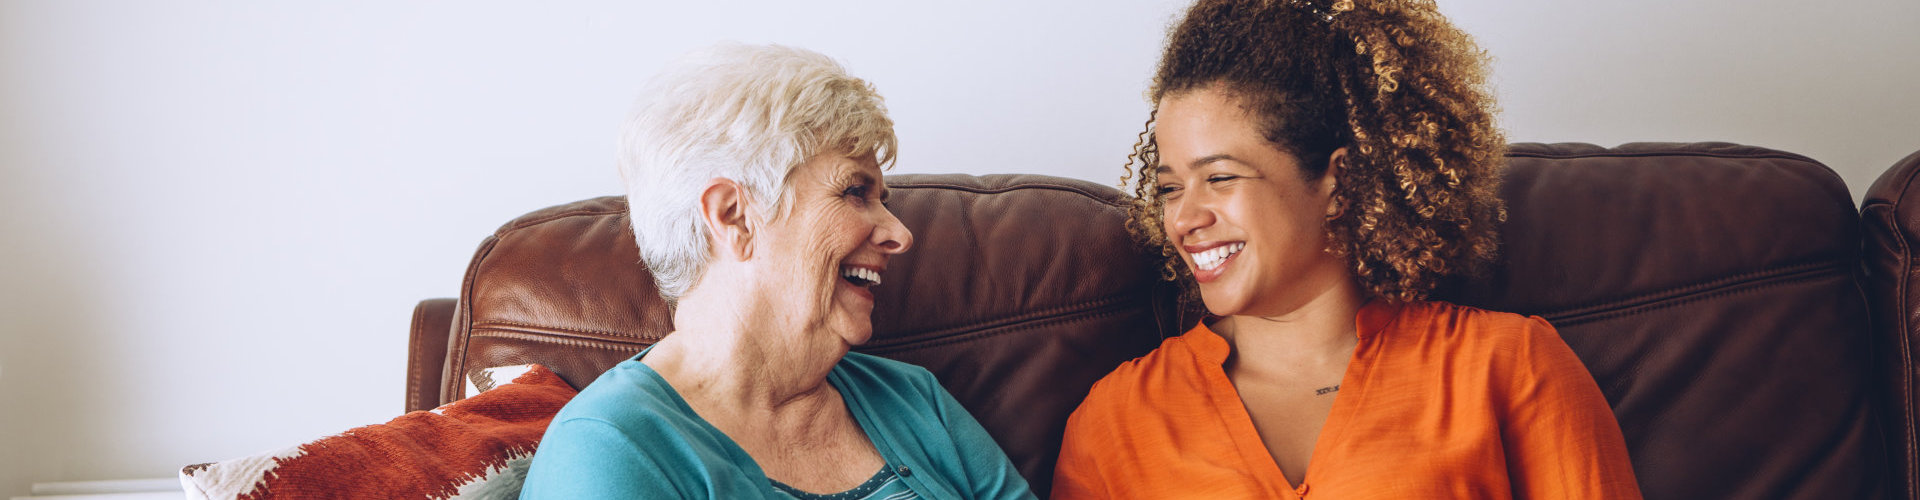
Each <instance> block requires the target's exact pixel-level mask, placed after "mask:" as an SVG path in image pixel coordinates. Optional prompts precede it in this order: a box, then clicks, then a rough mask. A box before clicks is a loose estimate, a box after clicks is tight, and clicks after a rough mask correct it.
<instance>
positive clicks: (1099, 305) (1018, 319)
mask: <svg viewBox="0 0 1920 500" xmlns="http://www.w3.org/2000/svg"><path fill="white" fill-rule="evenodd" d="M1129 295H1130V294H1127V293H1118V294H1113V295H1108V296H1106V297H1100V298H1097V299H1091V300H1087V301H1083V302H1079V303H1074V304H1067V305H1062V306H1055V307H1049V308H1046V309H1040V310H1035V311H1032V312H1028V313H1026V314H1021V315H1018V316H1008V317H1002V318H996V319H991V320H986V321H976V322H972V323H962V324H959V325H955V326H948V327H942V328H937V329H930V330H923V331H918V332H911V333H905V334H900V335H898V336H895V337H893V338H889V339H887V342H883V343H876V344H871V345H868V346H866V347H869V348H874V349H881V348H887V347H894V346H900V345H908V344H913V343H917V342H925V341H931V340H939V339H942V338H946V337H952V336H966V335H967V332H970V331H981V330H993V329H998V328H1004V327H1007V326H1012V325H1019V324H1023V323H1039V322H1045V321H1049V320H1051V319H1053V318H1056V317H1068V316H1073V315H1075V314H1081V313H1085V312H1087V311H1098V310H1100V309H1103V308H1107V307H1114V306H1117V305H1121V304H1125V303H1126V302H1127V301H1128V296H1129Z"/></svg>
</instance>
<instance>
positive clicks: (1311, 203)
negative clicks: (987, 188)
mask: <svg viewBox="0 0 1920 500" xmlns="http://www.w3.org/2000/svg"><path fill="white" fill-rule="evenodd" d="M1482 64H1483V63H1482V62H1481V55H1480V52H1479V50H1478V49H1476V48H1474V45H1473V42H1472V40H1471V39H1469V38H1468V37H1467V36H1466V34H1464V33H1462V32H1460V31H1459V30H1458V29H1456V28H1454V27H1453V26H1451V25H1449V24H1448V23H1447V21H1446V19H1445V18H1443V17H1441V15H1440V13H1439V12H1438V11H1437V9H1436V8H1435V6H1434V4H1433V2H1431V1H1423V0H1200V2H1199V3H1198V4H1197V5H1194V6H1193V7H1192V8H1191V9H1190V10H1189V11H1188V12H1187V14H1186V17H1185V19H1184V20H1182V21H1181V22H1180V24H1179V25H1178V26H1177V27H1176V28H1174V30H1173V32H1172V34H1171V35H1170V36H1169V37H1168V41H1167V46H1166V52H1165V54H1164V55H1163V57H1162V59H1161V62H1160V68H1159V71H1158V74H1157V75H1156V76H1155V77H1154V80H1153V90H1152V97H1153V104H1154V110H1155V111H1154V112H1155V114H1154V115H1153V118H1152V120H1151V121H1150V122H1149V127H1148V129H1147V132H1146V133H1145V134H1144V135H1143V136H1142V141H1141V144H1140V145H1139V146H1138V147H1137V148H1136V151H1135V155H1134V156H1133V159H1134V160H1135V161H1134V162H1133V163H1134V165H1133V167H1137V169H1135V168H1133V167H1130V171H1129V175H1134V176H1137V177H1136V178H1135V179H1137V181H1136V184H1135V189H1136V195H1137V197H1136V199H1137V202H1136V205H1135V211H1134V218H1133V222H1134V226H1135V227H1134V230H1135V231H1136V233H1138V234H1140V235H1142V236H1144V238H1145V239H1146V240H1147V241H1149V242H1150V243H1151V244H1152V245H1153V246H1154V247H1158V248H1161V249H1162V252H1163V254H1164V255H1165V256H1166V257H1169V259H1168V261H1167V266H1168V267H1167V268H1166V269H1165V272H1166V275H1167V277H1168V278H1170V279H1175V280H1178V281H1180V282H1182V283H1184V284H1186V285H1187V286H1188V287H1189V289H1197V290H1198V292H1199V299H1200V300H1201V302H1204V303H1205V305H1206V308H1207V310H1208V311H1209V312H1210V313H1212V314H1211V316H1210V317H1209V318H1208V320H1206V321H1203V322H1202V324H1200V325H1198V326H1196V327H1194V328H1193V329H1192V330H1191V331H1189V332H1187V333H1186V334H1185V335H1181V336H1179V337H1174V338H1171V339H1168V340H1166V341H1165V342H1164V343H1162V344H1161V345H1160V347H1159V348H1158V349H1156V350H1154V351H1153V352H1151V353H1149V354H1147V355H1146V356H1144V357H1141V358H1140V359H1137V360H1134V361H1131V362H1128V363H1126V364H1124V365H1122V366H1121V367H1120V368H1118V369H1116V370H1115V371H1114V372H1113V373H1111V374H1109V375H1108V376H1107V377H1106V378H1104V379H1102V380H1101V381H1100V382H1098V383H1097V384H1095V385H1094V387H1093V390H1092V392H1091V394H1089V395H1088V396H1087V399H1086V401H1085V402H1083V403H1082V404H1081V406H1080V408H1079V409H1077V410H1075V412H1074V414H1073V416H1072V417H1071V418H1070V419H1069V421H1068V424H1067V432H1066V439H1065V443H1064V445H1063V446H1064V449H1063V450H1062V451H1061V453H1060V462H1059V464H1058V468H1057V469H1056V472H1055V474H1056V476H1055V480H1054V490H1053V492H1054V495H1053V496H1054V498H1294V499H1298V498H1309V497H1311V498H1320V497H1324V498H1337V499H1342V500H1351V499H1400V498H1481V499H1499V498H1537V499H1544V498H1554V499H1561V498H1588V499H1633V498H1639V491H1638V490H1637V487H1636V486H1635V483H1634V477H1633V470H1632V468H1631V466H1630V465H1629V464H1628V461H1627V449H1626V445H1625V443H1624V440H1623V439H1622V437H1621V434H1620V429H1619V426H1618V424H1617V423H1615V422H1614V419H1613V413H1612V411H1611V410H1610V409H1609V408H1608V406H1607V401H1606V399H1605V398H1604V397H1602V395H1601V393H1600V390H1599V388H1598V386H1597V385H1596V384H1595V383H1594V380H1593V377H1592V375H1590V374H1589V373H1588V372H1587V370H1586V369H1585V367H1584V366H1582V365H1581V363H1580V360H1579V358H1576V357H1574V354H1573V351H1572V350H1571V349H1569V348H1568V347H1567V345H1566V344H1565V343H1564V342H1562V341H1561V340H1560V337H1559V335H1558V334H1556V333H1555V332H1554V329H1553V327H1552V326H1550V325H1548V324H1547V323H1546V321H1543V320H1541V319H1540V318H1537V317H1535V318H1529V317H1524V316H1519V315H1514V314H1507V313H1498V312H1490V311H1484V310H1479V309H1474V308H1470V307H1463V306H1458V305H1453V304H1447V303H1443V302H1428V301H1424V299H1425V298H1426V296H1427V294H1428V292H1429V291H1430V290H1432V289H1433V288H1434V286H1435V285H1436V284H1437V283H1439V282H1440V281H1441V280H1442V279H1446V278H1448V277H1451V276H1460V275H1464V274H1466V273H1467V272H1470V271H1471V270H1473V269H1475V268H1477V267H1481V266H1482V264H1483V263H1485V262H1488V261H1490V260H1491V259H1492V257H1493V251H1494V248H1495V235H1494V228H1495V225H1496V224H1497V223H1498V222H1499V220H1500V218H1501V216H1502V215H1501V214H1502V213H1503V209H1502V208H1501V203H1500V201H1499V199H1498V198H1496V197H1495V187H1496V186H1495V184H1496V182H1497V181H1498V169H1499V167H1500V162H1501V151H1502V149H1503V147H1504V144H1505V143H1504V141H1503V140H1502V139H1501V137H1500V134H1499V132H1498V130H1497V129H1496V128H1494V126H1493V118H1492V117H1493V112H1492V101H1491V99H1490V98H1489V97H1488V95H1487V93H1486V91H1485V90H1484V88H1483V86H1482V82H1483V80H1484V77H1483V70H1482Z"/></svg>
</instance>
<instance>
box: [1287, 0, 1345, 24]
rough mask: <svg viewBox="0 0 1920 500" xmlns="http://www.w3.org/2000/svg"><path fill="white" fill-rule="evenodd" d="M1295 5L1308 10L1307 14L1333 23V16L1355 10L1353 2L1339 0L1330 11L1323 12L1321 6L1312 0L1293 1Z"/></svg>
mask: <svg viewBox="0 0 1920 500" xmlns="http://www.w3.org/2000/svg"><path fill="white" fill-rule="evenodd" d="M1293 4H1294V5H1295V6H1299V7H1301V8H1304V9H1307V12H1310V13H1312V14H1313V15H1314V16H1316V17H1319V18H1320V19H1321V20H1322V21H1326V22H1333V16H1335V15H1339V14H1340V13H1342V12H1346V11H1350V10H1353V0H1338V1H1336V2H1333V5H1332V6H1331V8H1330V10H1322V9H1321V8H1320V7H1319V6H1317V5H1314V4H1313V1H1312V0H1293Z"/></svg>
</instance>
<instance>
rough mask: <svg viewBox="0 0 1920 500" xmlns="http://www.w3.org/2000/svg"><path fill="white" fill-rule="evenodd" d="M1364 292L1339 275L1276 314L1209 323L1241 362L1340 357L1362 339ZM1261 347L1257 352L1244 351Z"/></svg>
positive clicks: (1296, 360)
mask: <svg viewBox="0 0 1920 500" xmlns="http://www.w3.org/2000/svg"><path fill="white" fill-rule="evenodd" d="M1364 304H1366V298H1365V296H1364V295H1362V294H1361V292H1360V287H1359V285H1358V284H1356V283H1354V282H1353V281H1352V280H1339V281H1335V282H1332V283H1330V284H1329V285H1328V286H1325V287H1321V288H1320V289H1318V290H1316V291H1315V292H1314V293H1312V294H1309V295H1307V296H1305V297H1303V300H1301V301H1300V302H1298V303H1297V305H1296V306H1292V307H1288V308H1286V309H1284V310H1282V311H1280V312H1278V313H1277V314H1266V315H1234V316H1227V317H1225V318H1221V319H1220V320H1219V321H1217V322H1215V323H1213V324H1212V325H1211V328H1212V329H1213V330H1214V331H1215V332H1217V333H1219V334H1220V336H1221V337H1222V338H1225V339H1226V340H1227V343H1228V344H1229V345H1232V346H1233V351H1234V356H1233V357H1234V358H1235V361H1234V362H1237V363H1241V364H1243V365H1246V364H1247V363H1252V365H1246V366H1249V367H1251V366H1254V365H1260V364H1267V363H1294V362H1298V361H1300V360H1303V359H1338V358H1342V357H1345V356H1347V355H1348V354H1350V353H1352V352H1353V346H1354V345H1355V343H1356V342H1357V341H1358V337H1357V336H1356V335H1355V324H1354V323H1355V316H1356V315H1357V314H1358V313H1359V311H1360V306H1362V305H1364ZM1243 353H1245V354H1252V353H1258V354H1259V355H1257V356H1243V355H1242V354H1243Z"/></svg>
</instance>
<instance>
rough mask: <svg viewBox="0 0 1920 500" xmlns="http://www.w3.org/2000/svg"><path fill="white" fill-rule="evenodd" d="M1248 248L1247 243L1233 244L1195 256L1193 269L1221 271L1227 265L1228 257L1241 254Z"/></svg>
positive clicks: (1214, 248)
mask: <svg viewBox="0 0 1920 500" xmlns="http://www.w3.org/2000/svg"><path fill="white" fill-rule="evenodd" d="M1246 247H1247V244H1246V243H1233V244H1228V245H1220V246H1217V247H1213V249H1211V250H1207V251H1205V252H1200V253H1196V254H1193V267H1197V268H1199V269H1200V270H1201V271H1212V270H1214V269H1219V268H1220V265H1221V264H1223V263H1226V261H1227V258H1228V257H1232V256H1234V255H1237V254H1239V253H1240V250H1241V249H1244V248H1246Z"/></svg>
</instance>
